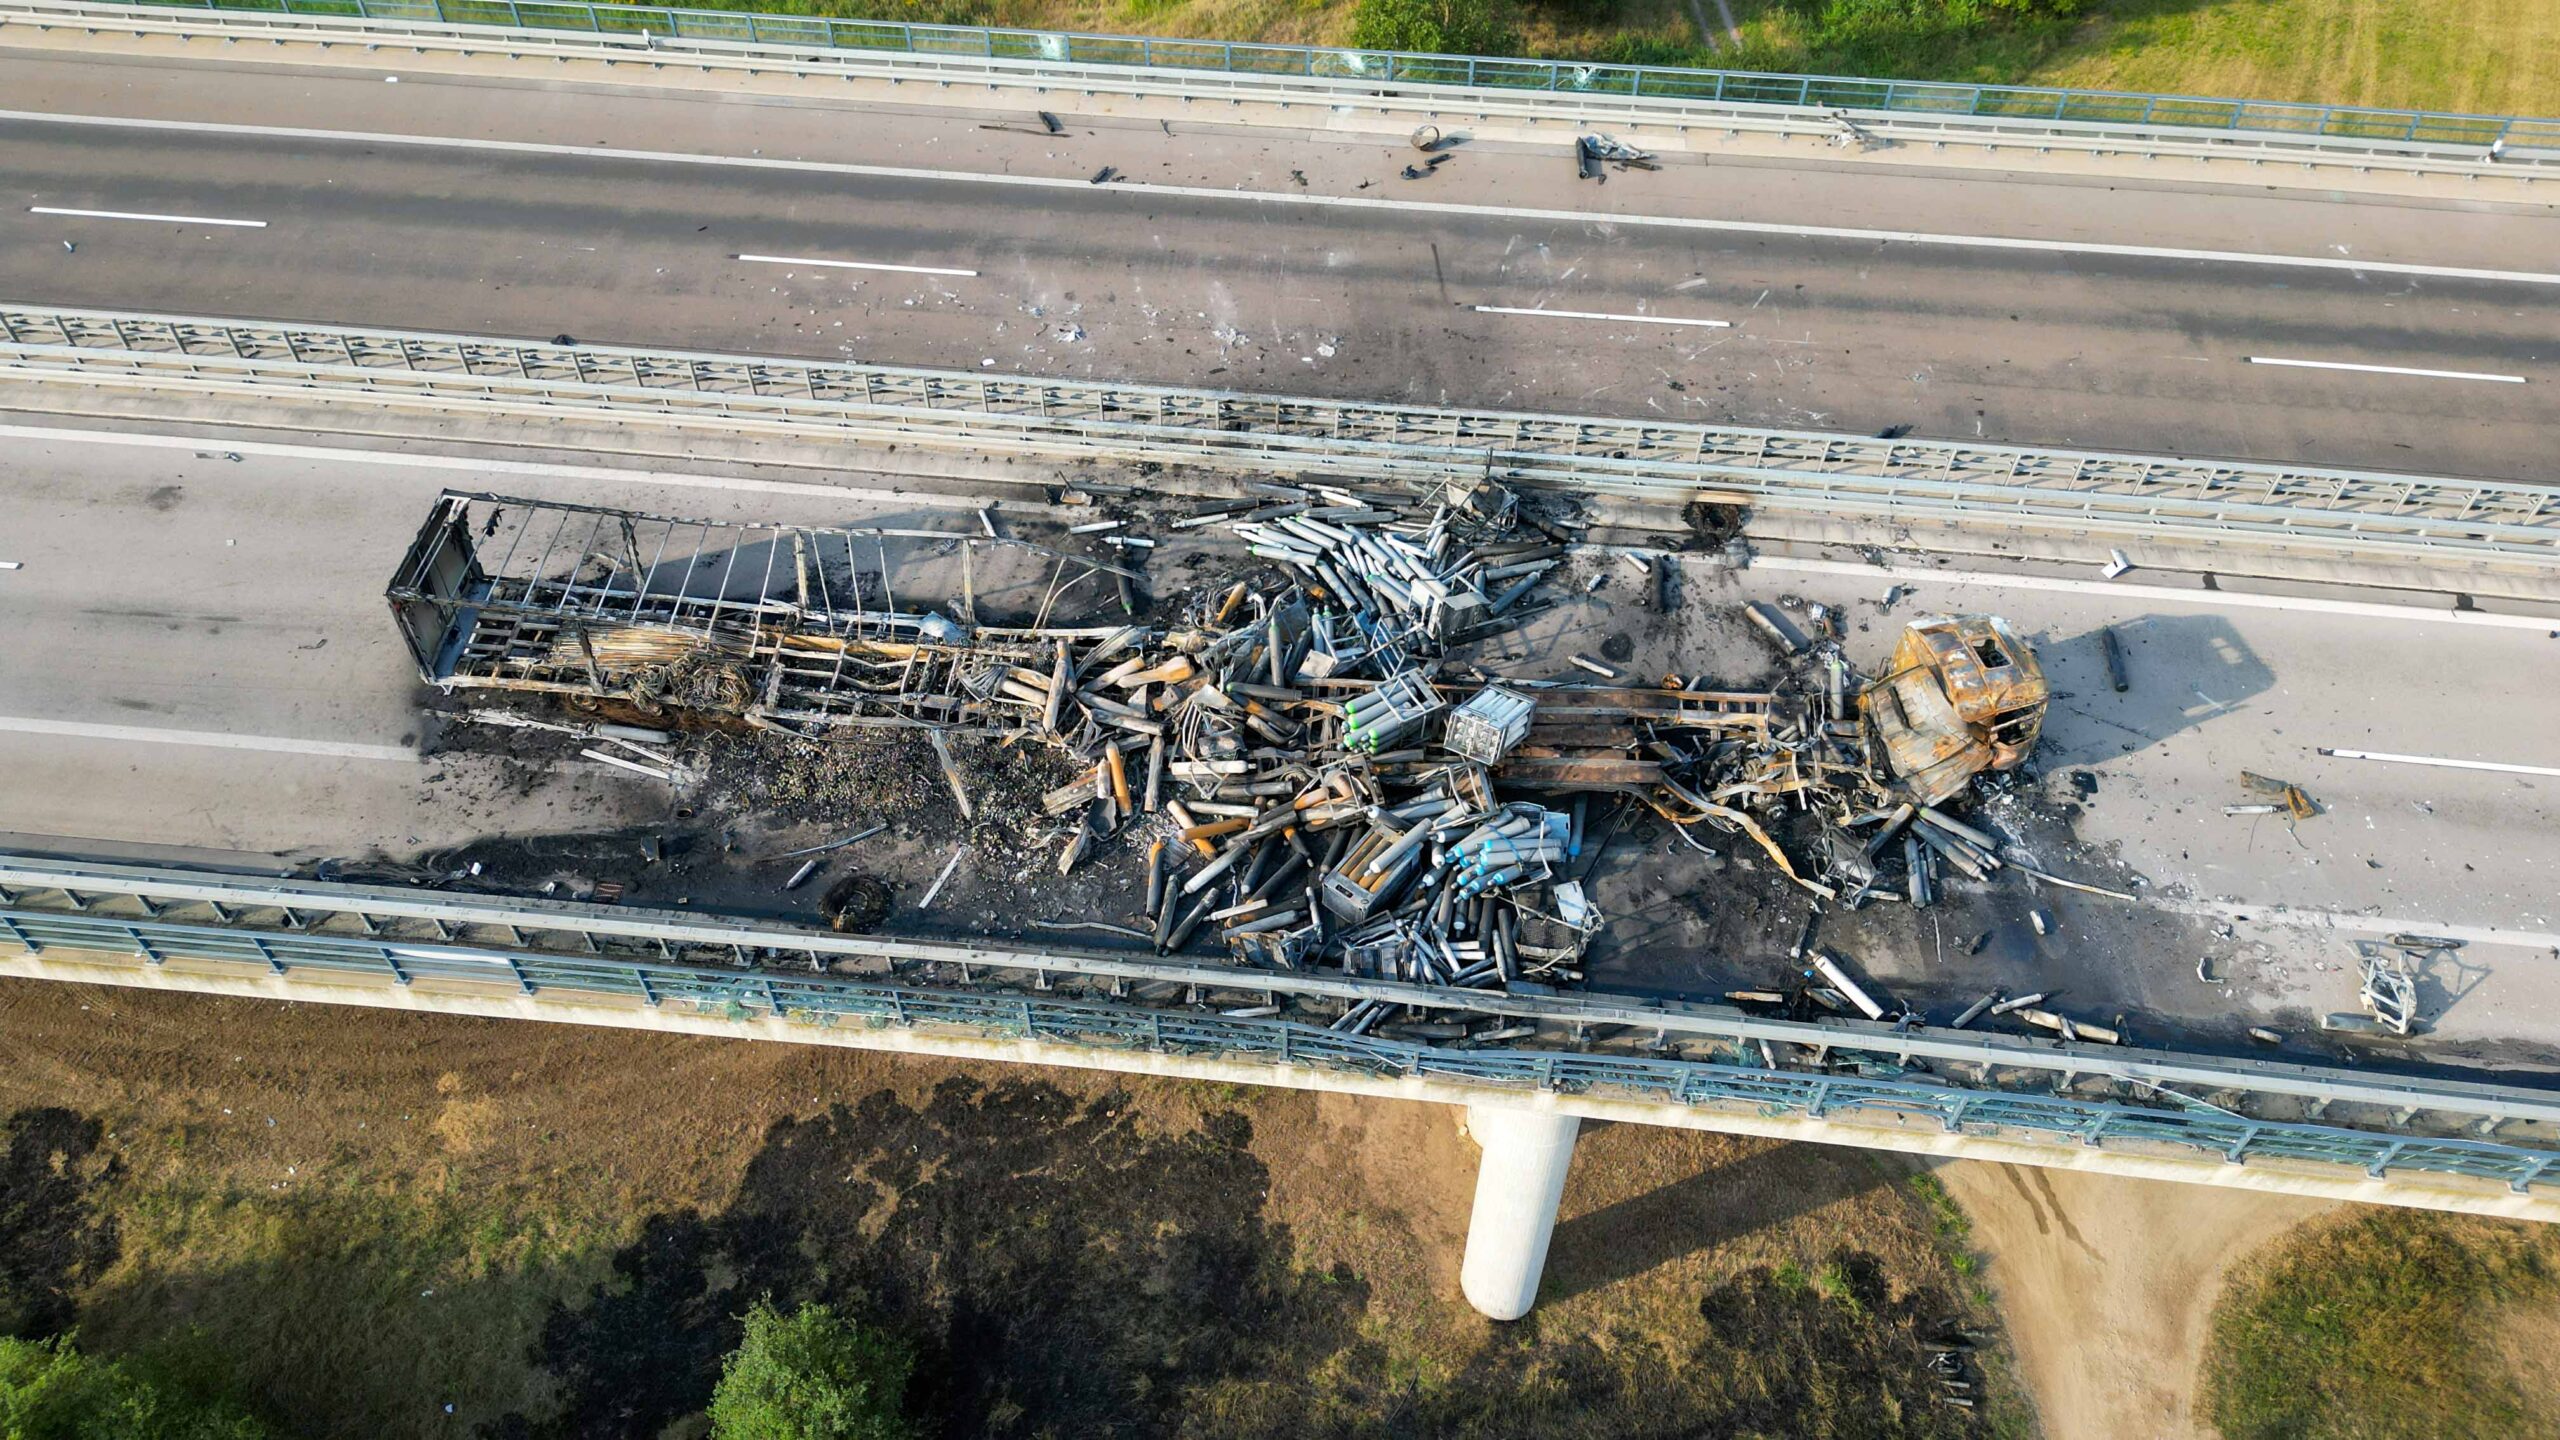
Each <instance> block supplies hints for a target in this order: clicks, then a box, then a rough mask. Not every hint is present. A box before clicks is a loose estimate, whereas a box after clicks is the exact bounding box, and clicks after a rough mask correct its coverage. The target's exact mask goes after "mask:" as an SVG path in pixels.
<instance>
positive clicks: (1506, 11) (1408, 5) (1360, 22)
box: [1351, 0, 1520, 55]
mask: <svg viewBox="0 0 2560 1440" xmlns="http://www.w3.org/2000/svg"><path fill="white" fill-rule="evenodd" d="M1351 43H1352V44H1353V45H1354V46H1357V47H1358V48H1360V49H1362V50H1419V51H1423V52H1425V53H1428V54H1434V55H1517V54H1519V53H1520V32H1519V31H1518V30H1517V29H1515V28H1513V25H1512V13H1511V10H1510V8H1509V7H1508V5H1506V4H1505V3H1504V0H1360V8H1359V10H1358V11H1357V12H1356V13H1355V14H1354V15H1353V17H1352V21H1351Z"/></svg>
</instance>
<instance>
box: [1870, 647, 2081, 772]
mask: <svg viewBox="0 0 2560 1440" xmlns="http://www.w3.org/2000/svg"><path fill="white" fill-rule="evenodd" d="M2050 694H2051V690H2050V687H2049V686H2048V685H2047V684H2046V683H2045V678H2044V667H2043V666H2042V665H2040V664H2038V663H2037V661H2036V656H2035V652H2034V651H2033V650H2032V649H2029V648H2028V646H2027V644H2026V642H2025V641H2023V640H2021V639H2019V638H2018V635H2017V632H2016V631H2014V630H2012V629H2010V628H2009V622H2008V621H2006V620H2004V619H2001V618H2000V617H1999V616H1997V615H1940V616H1932V617H1929V618H1927V619H1922V620H1915V621H1913V622H1911V624H1909V625H1908V626H1906V627H1904V629H1903V632H1902V639H1901V641H1900V642H1899V643H1897V644H1896V645H1895V646H1894V651H1893V663H1892V666H1891V668H1890V669H1889V670H1888V671H1887V672H1886V674H1885V676H1884V678H1883V679H1881V680H1878V681H1877V682H1875V684H1873V685H1871V686H1869V687H1868V688H1867V692H1866V697H1865V708H1864V719H1865V722H1866V725H1867V729H1868V733H1869V734H1870V735H1871V736H1873V737H1874V738H1875V739H1876V740H1878V741H1880V742H1881V743H1882V744H1883V747H1884V751H1885V758H1886V760H1887V762H1888V763H1889V764H1890V766H1891V767H1892V770H1893V774H1894V777H1895V780H1896V782H1897V783H1899V784H1900V785H1901V786H1902V787H1903V788H1904V789H1906V790H1907V791H1909V792H1910V794H1911V796H1912V798H1913V799H1916V800H1918V801H1920V802H1921V803H1923V804H1929V805H1934V804H1936V803H1938V802H1939V801H1941V800H1945V799H1947V798H1948V797H1950V796H1952V795H1954V794H1955V793H1956V792H1958V791H1960V790H1962V789H1963V788H1964V787H1965V784H1966V783H1967V782H1968V781H1970V780H1972V779H1973V777H1974V776H1976V775H1979V774H1981V773H1982V772H1983V771H1985V770H2007V769H2010V768H2012V767H2014V766H2016V765H2018V764H2019V763H2020V762H2022V761H2024V760H2025V759H2026V758H2027V752H2029V751H2030V750H2033V749H2034V748H2035V743H2036V736H2037V735H2038V734H2039V733H2040V732H2041V731H2042V730H2043V728H2044V712H2045V703H2046V701H2047V699H2048V698H2049V697H2050Z"/></svg>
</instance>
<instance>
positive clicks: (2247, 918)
mask: <svg viewBox="0 0 2560 1440" xmlns="http://www.w3.org/2000/svg"><path fill="white" fill-rule="evenodd" d="M2151 903H2153V904H2155V905H2157V906H2159V907H2160V908H2161V909H2163V910H2171V911H2175V912H2177V913H2178V914H2181V915H2196V916H2202V917H2204V918H2207V919H2213V920H2232V921H2239V922H2243V923H2248V924H2257V925H2283V926H2287V927H2290V928H2292V929H2296V930H2335V931H2339V932H2341V933H2344V934H2348V935H2437V936H2442V937H2443V938H2445V939H2447V940H2460V941H2462V942H2464V943H2465V944H2470V945H2515V946H2520V947H2522V948H2524V949H2528V950H2560V933H2554V932H2552V931H2548V930H2502V929H2500V928H2498V927H2497V926H2495V925H2447V924H2443V923H2441V922H2438V921H2434V920H2410V919H2406V918H2402V917H2394V916H2388V915H2350V914H2347V913H2345V912H2344V911H2338V910H2301V909H2296V908H2294V907H2292V906H2290V905H2247V904H2243V903H2241V902H2239V901H2237V900H2179V899H2174V898H2171V897H2169V896H2154V897H2153V898H2152V902H2151Z"/></svg>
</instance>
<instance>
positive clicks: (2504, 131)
mask: <svg viewBox="0 0 2560 1440" xmlns="http://www.w3.org/2000/svg"><path fill="white" fill-rule="evenodd" d="M144 3H148V4H153V5H159V6H165V7H168V8H174V9H201V10H227V11H238V12H243V13H266V14H287V15H301V16H341V17H353V18H361V19H373V20H402V21H413V22H433V23H442V24H468V25H485V26H506V27H513V28H519V29H527V30H563V31H572V32H579V31H583V32H587V33H590V34H620V35H638V34H640V33H642V32H644V31H645V32H647V33H649V34H651V35H660V36H667V37H670V38H674V39H682V40H707V41H715V42H727V43H739V44H756V45H781V46H796V47H805V48H813V49H830V50H861V51H875V52H882V53H890V54H902V55H932V56H946V57H967V58H977V59H990V60H1017V61H1030V62H1043V63H1050V64H1070V65H1106V66H1119V67H1125V68H1132V69H1142V70H1163V71H1190V72H1208V73H1216V74H1225V75H1249V76H1276V77H1298V78H1308V79H1340V80H1358V81H1370V82H1376V83H1380V84H1397V85H1442V86H1451V87H1459V88H1465V89H1472V90H1495V91H1544V92H1547V93H1551V94H1561V95H1591V96H1625V97H1628V98H1637V99H1657V100H1690V101H1698V102H1701V103H1707V104H1717V105H1731V104H1747V105H1776V106H1791V107H1796V108H1812V109H1826V110H1854V111H1865V112H1877V113H1885V114H1908V115H1927V116H1966V117H1979V118H1984V119H1993V120H2033V121H2048V122H2056V123H2072V122H2079V123H2089V124H2102V125H2140V126H2159V127H2174V128H2179V129H2191V130H2218V131H2225V132H2237V131H2250V132H2259V133H2267V134H2282V135H2296V136H2306V137H2316V138H2321V139H2340V140H2359V141H2386V142H2402V143H2409V144H2436V145H2456V146H2474V147H2479V148H2481V149H2484V150H2485V149H2486V148H2487V147H2489V146H2491V145H2493V144H2497V143H2500V142H2504V143H2506V144H2507V145H2510V146H2515V147H2530V148H2540V147H2560V120H2555V119H2538V118H2530V117H2524V116H2512V115H2489V114H2472V113H2464V112H2458V111H2437V110H2404V109H2390V108H2377V107H2370V106H2353V105H2318V104H2301V103H2293V102H2286V101H2271V100H2244V99H2236V98H2228V97H2216V96H2205V95H2173V94H2153V93H2147V92H2141V91H2109V90H2080V89H2068V88H2057V87H2047V86H2022V85H1972V84H1963V83H1949V82H1943V81H1921V80H1886V79H1868V78H1859V77H1854V76H1845V75H1790V74H1775V73H1767V72H1756V71H1743V70H1706V69H1692V68H1685V67H1675V66H1659V65H1614V64H1604V63H1599V62H1593V61H1577V60H1532V59H1514V58H1501V57H1483V56H1465V55H1432V54H1418V53H1413V52H1406V51H1387V50H1358V49H1346V48H1338V47H1323V46H1308V45H1265V44H1256V43H1248V42H1235V41H1222V40H1189V39H1179V38H1160V37H1153V36H1141V35H1104V34H1085V33H1077V32H1069V31H1052V30H1016V29H997V28H985V27H979V26H967V25H917V24H908V23H905V22H901V21H894V20H865V19H834V18H829V17H825V16H814V15H772V14H759V13H755V12H751V11H744V10H693V9H685V8H681V7H674V6H657V5H612V4H589V3H584V0H144Z"/></svg>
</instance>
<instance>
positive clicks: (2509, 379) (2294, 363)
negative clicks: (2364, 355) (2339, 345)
mask: <svg viewBox="0 0 2560 1440" xmlns="http://www.w3.org/2000/svg"><path fill="white" fill-rule="evenodd" d="M2249 363H2250V364H2252V365H2283V366H2287V367H2289V368H2291V369H2295V370H2353V371H2356V372H2357V373H2359V374H2364V375H2413V376H2416V377H2417V378H2418V379H2421V380H2495V381H2497V382H2498V383H2499V384H2501V385H2522V384H2523V383H2525V380H2524V377H2523V376H2521V375H2491V374H2488V373H2486V372H2485V371H2479V370H2413V369H2410V368H2409V367H2407V366H2405V365H2355V364H2350V363H2348V362H2347V361H2344V360H2280V359H2278V358H2276V357H2275V356H2273V355H2252V356H2250V357H2249Z"/></svg>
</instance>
